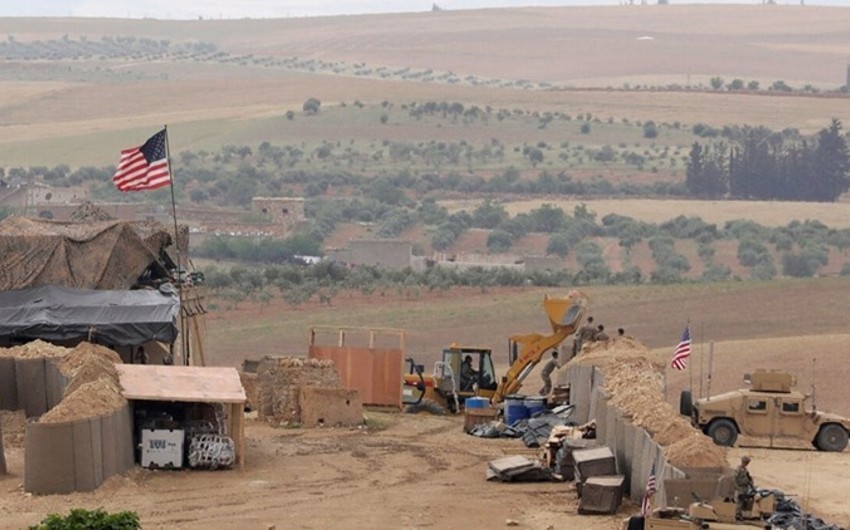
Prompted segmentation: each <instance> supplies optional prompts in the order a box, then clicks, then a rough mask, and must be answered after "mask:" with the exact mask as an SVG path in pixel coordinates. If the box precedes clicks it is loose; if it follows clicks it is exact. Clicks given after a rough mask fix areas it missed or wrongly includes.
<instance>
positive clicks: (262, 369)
mask: <svg viewBox="0 0 850 530" xmlns="http://www.w3.org/2000/svg"><path fill="white" fill-rule="evenodd" d="M302 387H319V388H342V380H341V379H340V377H339V372H337V370H336V365H334V363H333V361H323V360H318V359H302V358H298V357H266V358H265V359H263V360H262V361H261V362H260V366H259V367H258V368H257V402H256V404H255V405H256V407H257V412H258V415H259V418H260V419H261V420H265V421H268V422H269V423H272V424H275V425H279V424H281V423H301V408H300V405H299V403H298V394H299V391H300V389H301V388H302Z"/></svg>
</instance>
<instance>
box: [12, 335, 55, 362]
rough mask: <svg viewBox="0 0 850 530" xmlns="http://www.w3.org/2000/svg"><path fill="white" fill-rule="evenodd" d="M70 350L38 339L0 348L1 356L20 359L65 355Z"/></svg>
mask: <svg viewBox="0 0 850 530" xmlns="http://www.w3.org/2000/svg"><path fill="white" fill-rule="evenodd" d="M69 351H70V350H69V349H68V348H63V347H62V346H55V345H53V344H50V343H49V342H44V341H43V340H40V339H36V340H34V341H32V342H28V343H26V344H23V345H21V346H13V347H11V348H0V357H16V358H18V359H38V358H39V357H50V358H53V357H63V356H65V355H67V354H68V352H69Z"/></svg>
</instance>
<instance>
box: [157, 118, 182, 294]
mask: <svg viewBox="0 0 850 530" xmlns="http://www.w3.org/2000/svg"><path fill="white" fill-rule="evenodd" d="M162 130H164V131H165V160H166V162H167V163H168V174H169V177H170V178H171V217H172V218H173V219H174V248H175V249H176V251H177V283H178V285H179V284H180V283H181V282H180V272H181V270H182V265H181V263H180V244H179V243H178V239H179V232H178V228H177V201H176V200H175V199H174V171H173V170H172V169H171V146H170V145H169V143H168V125H164V126H163V127H162Z"/></svg>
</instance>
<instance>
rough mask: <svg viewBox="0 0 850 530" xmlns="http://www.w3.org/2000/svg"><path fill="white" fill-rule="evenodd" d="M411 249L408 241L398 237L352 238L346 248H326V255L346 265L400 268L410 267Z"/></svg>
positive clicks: (411, 245) (411, 246)
mask: <svg viewBox="0 0 850 530" xmlns="http://www.w3.org/2000/svg"><path fill="white" fill-rule="evenodd" d="M412 249H413V244H412V243H411V242H410V241H403V240H399V239H352V240H351V241H349V242H348V246H347V247H346V248H341V249H328V250H327V256H328V259H330V260H331V261H337V262H340V263H345V264H347V265H355V266H356V265H371V266H375V267H381V268H384V269H392V270H401V269H405V268H407V267H410V258H411V250H412Z"/></svg>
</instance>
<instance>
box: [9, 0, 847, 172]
mask: <svg viewBox="0 0 850 530" xmlns="http://www.w3.org/2000/svg"><path fill="white" fill-rule="evenodd" d="M848 27H850V11H848V10H846V9H842V8H822V7H808V6H806V7H805V8H801V7H799V6H749V7H744V6H724V7H720V6H666V7H663V6H641V7H637V6H635V7H631V8H628V7H596V8H560V9H559V8H549V9H532V8H529V9H514V10H483V11H469V12H451V11H447V12H440V13H419V14H409V15H381V16H377V15H376V16H362V17H329V18H321V19H297V20H295V19H283V20H242V21H190V22H158V21H155V20H145V21H130V20H113V21H101V20H74V19H51V20H41V19H39V20H32V19H5V20H0V40H5V39H7V38H8V37H12V38H14V39H16V40H17V41H20V42H27V41H33V40H41V39H44V40H46V39H60V38H62V36H63V35H68V36H70V37H72V38H75V39H79V38H82V37H86V38H88V39H89V40H98V39H99V38H100V37H102V36H121V37H129V36H133V37H137V38H141V37H146V38H152V39H165V40H169V41H171V42H174V43H175V44H178V43H185V42H197V41H201V42H209V43H212V44H215V45H216V46H218V49H219V50H221V51H222V52H225V53H227V54H230V56H232V57H242V58H245V59H240V60H234V61H230V62H225V63H221V62H218V61H216V60H207V59H204V60H197V59H190V58H183V59H179V60H177V59H173V60H172V59H167V58H166V59H157V60H155V61H144V60H140V59H138V58H128V59H125V60H122V59H104V60H97V58H94V57H93V58H89V59H85V60H75V61H68V60H58V61H53V62H51V61H47V64H48V65H52V66H50V68H48V69H47V70H45V68H47V67H46V66H44V65H43V64H42V63H34V62H33V61H23V62H22V61H8V62H6V63H5V64H0V95H2V96H3V97H2V98H0V165H3V166H8V165H37V164H46V165H52V164H58V163H69V164H71V165H72V166H77V165H102V164H110V163H114V158H115V155H114V153H115V152H116V151H117V150H118V149H120V148H122V147H125V146H126V144H127V142H132V141H135V140H134V139H135V138H138V137H139V136H140V135H142V136H143V135H144V134H145V131H149V130H150V129H151V128H153V127H157V126H160V125H162V124H163V123H167V124H169V125H170V126H171V130H172V139H173V142H174V146H173V147H174V149H175V150H176V151H179V150H184V149H201V148H203V149H216V148H218V147H220V146H222V145H226V144H229V143H237V144H248V145H254V146H256V144H258V143H259V142H261V141H263V140H269V141H272V142H274V141H285V140H286V139H287V138H291V137H298V138H301V139H306V140H307V141H311V140H318V139H325V138H334V137H336V136H337V135H338V133H335V132H334V131H335V130H336V129H337V127H339V126H340V125H342V124H340V123H339V122H336V123H332V124H324V125H323V126H321V127H318V128H312V127H310V126H307V125H305V124H304V123H302V122H303V121H304V120H296V121H294V122H291V123H286V122H281V126H280V127H279V130H278V131H273V132H271V133H270V134H258V133H261V132H268V126H267V121H268V120H269V119H280V118H281V117H282V116H283V114H284V113H285V112H286V111H287V110H296V111H299V110H300V106H301V104H302V103H303V102H304V101H305V100H306V99H307V98H309V97H316V98H318V99H320V100H321V101H322V102H323V105H324V106H325V107H326V108H327V107H332V106H334V105H337V104H340V103H343V102H347V103H349V104H350V103H352V102H353V101H356V100H360V101H362V102H364V103H367V104H378V103H381V102H383V101H389V102H393V103H396V104H402V103H408V102H412V101H418V102H423V101H427V100H435V101H460V102H462V103H464V104H467V105H472V104H474V105H478V106H480V107H484V106H488V105H489V106H492V107H494V108H507V109H515V108H519V109H524V110H529V111H540V112H546V111H550V112H563V113H567V114H571V115H576V114H579V113H590V114H591V115H593V116H595V117H597V118H599V119H601V120H602V122H605V121H606V120H607V119H608V118H612V119H614V120H618V121H619V120H622V119H628V120H631V121H645V120H654V121H656V122H659V123H662V122H670V123H672V122H674V121H678V122H681V123H683V124H693V123H698V122H702V123H707V124H710V125H713V126H718V127H719V126H723V125H727V124H753V125H765V126H768V127H771V128H774V129H777V130H780V129H784V128H786V127H791V128H798V129H800V130H801V131H803V132H807V133H810V132H813V131H816V130H818V129H820V128H822V127H824V126H826V124H828V122H829V120H830V119H831V118H833V117H836V118H840V119H844V120H845V121H848V118H850V114H848V112H850V111H848V109H850V106H848V105H847V103H846V101H845V100H844V99H841V98H838V99H836V98H824V97H817V96H814V95H811V94H809V95H787V94H786V95H782V93H778V92H770V93H769V95H768V93H767V92H764V91H763V92H761V93H760V95H758V96H757V95H751V94H746V93H736V94H730V93H725V92H724V91H720V92H718V93H713V92H711V91H708V90H706V88H707V87H708V83H709V79H710V78H711V77H715V76H719V77H722V78H723V79H724V80H725V81H726V82H728V81H731V80H732V79H734V78H740V79H742V80H744V81H745V82H749V81H759V82H760V86H761V87H762V88H767V87H768V86H770V84H772V83H773V82H774V81H777V80H782V81H785V82H786V83H788V84H789V85H791V86H793V87H796V88H801V87H803V86H805V85H811V86H812V87H814V88H817V87H823V88H837V87H839V86H841V85H842V84H843V83H844V82H845V72H846V57H847V56H848V54H850V45H848V44H847V43H848V42H850V38H848V30H847V29H846V28H848ZM411 35H413V36H414V37H413V38H411ZM645 37H651V39H646V38H645ZM283 57H298V58H300V59H303V60H304V61H307V63H306V64H307V65H306V66H305V65H302V66H299V67H293V66H288V67H281V66H268V65H267V64H266V63H262V62H259V60H260V59H263V60H265V59H266V58H271V59H275V58H278V59H279V58H283ZM254 61H257V62H254ZM243 63H244V64H243ZM319 64H333V65H339V66H338V68H337V69H336V70H338V71H339V73H335V71H330V70H329V71H325V70H321V69H318V70H317V66H316V65H319ZM310 65H312V66H310ZM355 65H356V66H355ZM311 70H313V71H311ZM378 70H380V71H381V72H384V73H386V72H390V73H386V77H383V75H384V74H382V75H378V74H377V73H376V72H377V71H378ZM107 71H108V72H110V73H112V76H105V77H104V74H105V73H106V72H107ZM401 71H407V72H411V73H412V72H419V73H422V72H427V71H430V72H433V73H432V74H429V75H428V76H422V75H418V74H417V76H416V77H411V76H410V75H409V74H395V73H393V72H401ZM364 72H371V73H368V74H367V73H364ZM440 72H444V73H446V72H451V75H452V76H453V77H454V78H456V79H457V82H444V81H441V80H440V79H441V75H439V74H440ZM119 74H120V75H119ZM446 75H449V74H446ZM425 77H430V78H432V80H431V81H428V82H424V81H423V78H425ZM446 78H448V77H446ZM493 80H498V81H499V83H498V84H494V83H493V82H492V81H493ZM524 83H525V84H524ZM542 83H546V84H542ZM666 85H678V86H680V87H686V86H691V87H698V86H702V89H699V90H696V91H694V92H687V91H686V92H657V91H654V90H648V89H644V90H638V91H636V90H627V91H623V90H613V91H612V90H607V89H608V88H613V89H623V88H625V87H626V86H628V87H630V88H634V87H637V86H645V87H649V88H653V87H659V86H666ZM527 86H531V87H532V88H531V89H529V88H526V87H527ZM547 86H548V87H550V88H545V87H547ZM568 87H574V88H582V87H585V88H592V89H590V90H587V89H585V90H564V89H562V88H568ZM388 129H389V130H388ZM498 130H499V127H498V124H496V123H494V124H492V126H491V127H490V131H489V132H488V131H484V132H482V133H480V134H476V133H473V134H472V135H471V136H470V138H469V139H470V140H475V139H476V138H484V139H489V138H490V137H493V136H496V137H498V132H497V131H498ZM397 133H398V131H397V130H393V128H391V127H390V128H387V127H384V126H382V125H381V124H380V123H378V122H377V121H374V122H371V123H368V124H359V125H357V127H356V128H354V129H353V130H352V131H351V132H350V134H348V135H347V136H348V137H349V138H359V137H365V138H376V139H381V138H386V137H395V136H396V135H397ZM428 137H430V135H429V136H428ZM414 138H415V136H414ZM538 139H545V131H541V133H540V135H527V137H525V138H523V140H524V141H527V142H529V143H533V142H536V141H538ZM595 141H597V142H602V140H600V139H597V140H595ZM605 141H607V140H605Z"/></svg>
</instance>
